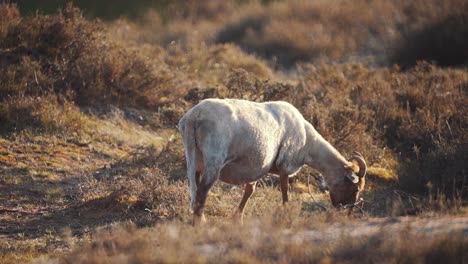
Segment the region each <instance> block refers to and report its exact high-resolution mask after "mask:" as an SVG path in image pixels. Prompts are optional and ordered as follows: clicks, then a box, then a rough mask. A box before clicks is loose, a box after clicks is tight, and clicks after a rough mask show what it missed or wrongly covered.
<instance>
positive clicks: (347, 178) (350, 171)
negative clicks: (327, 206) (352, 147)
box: [329, 151, 367, 207]
mask: <svg viewBox="0 0 468 264" xmlns="http://www.w3.org/2000/svg"><path fill="white" fill-rule="evenodd" d="M353 154H354V155H353V157H352V158H351V159H350V160H349V164H347V165H346V166H345V167H344V170H340V171H342V172H343V175H342V176H340V177H338V178H337V180H336V181H335V182H334V183H333V184H332V185H331V186H329V189H330V198H331V202H332V204H333V206H335V207H336V206H340V205H341V206H345V205H349V204H354V203H356V202H357V201H358V198H359V193H360V192H361V191H362V190H363V189H364V185H365V184H366V179H365V176H366V170H367V166H366V161H365V160H364V157H363V156H362V155H361V154H360V153H359V152H357V151H355V152H354V153H353ZM353 161H356V162H357V164H356V163H354V162H353Z"/></svg>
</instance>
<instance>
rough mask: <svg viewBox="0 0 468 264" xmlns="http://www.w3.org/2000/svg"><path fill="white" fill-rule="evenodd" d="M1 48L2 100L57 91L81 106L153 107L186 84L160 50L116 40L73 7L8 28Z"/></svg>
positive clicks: (27, 18)
mask: <svg viewBox="0 0 468 264" xmlns="http://www.w3.org/2000/svg"><path fill="white" fill-rule="evenodd" d="M1 48H2V49H4V50H5V51H4V52H2V54H1V55H2V56H1V61H2V71H3V72H4V74H2V75H0V78H1V80H2V83H3V84H2V86H0V90H1V91H2V94H1V96H0V98H1V99H5V98H9V97H12V96H29V95H41V94H47V93H51V92H53V93H56V94H61V95H66V96H67V97H68V98H69V99H70V100H72V101H75V102H77V103H78V104H80V105H94V106H95V105H99V104H102V103H106V104H115V105H130V106H136V107H146V108H154V107H155V106H156V105H158V104H160V103H162V102H164V101H165V100H166V101H167V100H168V96H169V94H170V93H171V95H172V94H173V95H175V94H174V92H175V91H178V90H183V88H182V87H183V86H184V84H185V81H184V77H183V74H182V73H180V72H179V71H177V70H174V69H171V68H170V67H169V66H168V65H167V64H166V63H165V62H164V52H163V51H162V50H161V49H159V48H158V47H147V48H127V47H124V46H123V45H122V44H119V43H118V42H116V41H111V40H109V38H108V37H107V36H106V31H105V30H104V28H103V26H102V25H101V24H99V23H97V22H89V21H87V20H85V19H84V18H83V16H82V15H81V12H80V11H79V10H78V9H77V8H74V7H72V6H68V7H66V8H65V9H63V10H62V11H61V12H60V13H59V14H57V15H53V16H35V17H25V18H24V19H22V20H21V21H20V22H19V23H17V24H14V25H11V26H9V27H8V29H7V32H6V34H5V37H4V38H3V39H2V41H1ZM148 54H151V56H150V57H149V56H148ZM150 58H151V59H150Z"/></svg>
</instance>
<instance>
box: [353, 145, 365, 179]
mask: <svg viewBox="0 0 468 264" xmlns="http://www.w3.org/2000/svg"><path fill="white" fill-rule="evenodd" d="M351 160H355V161H357V163H358V165H359V173H358V175H357V176H359V178H362V177H364V176H366V171H367V165H366V161H365V160H364V157H363V156H362V154H361V153H359V152H357V151H354V152H353V157H352V158H351V159H350V161H351Z"/></svg>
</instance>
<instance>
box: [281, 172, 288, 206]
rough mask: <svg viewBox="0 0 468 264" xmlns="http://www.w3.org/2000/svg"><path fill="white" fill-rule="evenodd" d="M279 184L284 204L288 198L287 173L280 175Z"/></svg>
mask: <svg viewBox="0 0 468 264" xmlns="http://www.w3.org/2000/svg"><path fill="white" fill-rule="evenodd" d="M280 186H281V194H282V195H283V204H285V203H287V202H288V201H289V199H288V189H289V175H287V174H281V175H280Z"/></svg>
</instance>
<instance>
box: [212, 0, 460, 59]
mask: <svg viewBox="0 0 468 264" xmlns="http://www.w3.org/2000/svg"><path fill="white" fill-rule="evenodd" d="M466 8H467V6H466V3H465V2H464V1H461V0H451V1H444V3H440V1H419V0H418V1H410V2H408V1H392V2H389V1H380V0H379V1H352V2H350V1H342V0H335V1H312V2H310V1H294V0H293V1H278V2H275V3H273V4H271V5H269V6H255V5H254V6H246V7H244V9H243V11H242V12H239V13H237V14H236V15H233V16H232V17H231V18H230V19H229V21H230V22H229V23H227V24H226V25H225V26H224V28H222V29H220V30H219V32H218V34H217V36H216V37H215V42H218V43H236V44H238V45H239V46H240V47H242V48H243V49H245V50H247V51H249V52H254V53H256V54H259V55H261V56H264V57H266V58H268V59H272V60H273V61H274V62H277V63H279V65H280V66H283V67H287V68H288V67H291V66H295V64H296V63H297V62H318V61H323V60H324V61H348V60H356V59H360V60H362V59H366V60H367V59H370V60H371V61H373V62H375V63H378V64H381V63H386V62H388V61H390V62H391V63H407V62H412V63H414V62H415V59H427V60H430V59H439V60H443V61H441V63H442V65H455V64H460V63H465V61H464V60H463V59H458V60H457V59H456V56H454V54H460V53H462V54H465V49H463V47H464V46H466V45H464V43H465V42H466V41H465V40H464V39H465V35H466V34H465V33H464V32H465V28H466V26H465V27H464V25H466V23H465V22H464V19H456V17H459V16H456V14H464V13H466ZM441 17H442V18H443V17H449V18H450V17H452V18H450V19H448V20H447V21H442V22H441V23H440V24H437V23H438V21H441V20H440V18H441ZM462 17H463V15H462ZM433 24H435V25H433ZM419 32H420V33H419ZM402 36H403V37H402ZM430 40H432V42H430ZM428 41H429V42H428ZM439 43H440V44H439ZM442 43H444V44H442ZM446 43H449V44H448V45H450V46H451V47H453V48H455V50H452V49H448V48H447V46H446V45H445V44H446ZM395 47H399V48H397V50H398V51H397V52H396V53H397V54H396V55H392V54H393V52H394V51H393V49H394V48H395ZM412 53H414V54H412ZM432 53H436V54H432ZM388 55H390V57H388ZM405 55H410V58H406V57H405ZM464 56H465V55H462V57H464ZM392 57H394V58H393V59H392ZM443 57H446V58H445V59H443ZM454 59H455V60H454ZM460 60H462V61H460Z"/></svg>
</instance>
